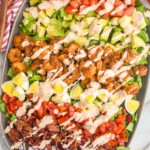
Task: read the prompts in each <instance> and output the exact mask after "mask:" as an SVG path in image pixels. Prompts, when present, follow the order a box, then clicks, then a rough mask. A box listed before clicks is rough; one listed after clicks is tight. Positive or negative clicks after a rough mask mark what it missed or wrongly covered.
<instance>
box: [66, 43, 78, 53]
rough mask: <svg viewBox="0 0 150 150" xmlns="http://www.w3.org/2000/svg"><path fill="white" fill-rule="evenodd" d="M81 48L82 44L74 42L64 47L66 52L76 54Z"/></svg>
mask: <svg viewBox="0 0 150 150" xmlns="http://www.w3.org/2000/svg"><path fill="white" fill-rule="evenodd" d="M79 48H80V45H78V44H75V43H72V44H69V46H68V47H67V48H65V49H64V52H67V53H71V54H75V52H76V51H77V50H78V49H79Z"/></svg>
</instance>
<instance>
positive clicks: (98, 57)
mask: <svg viewBox="0 0 150 150" xmlns="http://www.w3.org/2000/svg"><path fill="white" fill-rule="evenodd" d="M103 53H104V51H103V50H102V51H100V52H99V53H98V54H97V57H96V58H95V59H94V60H93V61H94V62H97V61H99V60H101V57H102V55H103Z"/></svg>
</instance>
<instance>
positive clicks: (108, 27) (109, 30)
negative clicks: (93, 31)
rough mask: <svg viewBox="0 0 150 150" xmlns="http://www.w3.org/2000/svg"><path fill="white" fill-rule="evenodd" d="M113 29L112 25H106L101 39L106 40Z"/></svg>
mask: <svg viewBox="0 0 150 150" xmlns="http://www.w3.org/2000/svg"><path fill="white" fill-rule="evenodd" d="M112 29H113V28H112V27H111V26H106V27H105V28H104V30H103V31H102V33H101V36H100V39H101V40H102V41H104V42H106V41H107V40H108V39H109V36H110V33H111V31H112Z"/></svg>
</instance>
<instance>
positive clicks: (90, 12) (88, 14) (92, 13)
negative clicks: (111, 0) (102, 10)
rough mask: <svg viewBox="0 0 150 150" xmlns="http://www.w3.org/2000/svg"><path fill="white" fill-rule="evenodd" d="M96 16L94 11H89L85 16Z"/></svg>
mask: <svg viewBox="0 0 150 150" xmlns="http://www.w3.org/2000/svg"><path fill="white" fill-rule="evenodd" d="M95 16H96V12H94V11H89V12H88V13H87V14H86V17H95Z"/></svg>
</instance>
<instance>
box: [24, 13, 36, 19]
mask: <svg viewBox="0 0 150 150" xmlns="http://www.w3.org/2000/svg"><path fill="white" fill-rule="evenodd" d="M23 17H24V18H25V19H27V20H29V21H34V20H35V19H34V18H33V16H32V15H31V14H30V13H28V12H23Z"/></svg>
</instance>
